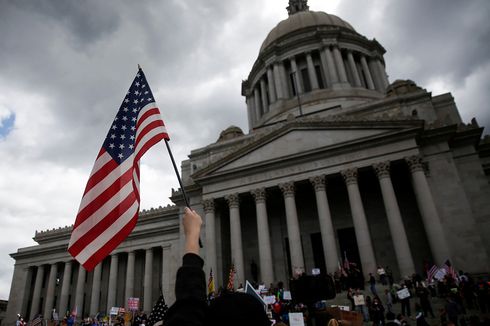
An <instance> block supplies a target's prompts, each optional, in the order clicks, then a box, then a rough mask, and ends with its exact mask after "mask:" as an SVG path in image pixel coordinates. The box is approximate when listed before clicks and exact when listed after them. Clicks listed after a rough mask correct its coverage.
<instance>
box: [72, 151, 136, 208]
mask: <svg viewBox="0 0 490 326" xmlns="http://www.w3.org/2000/svg"><path fill="white" fill-rule="evenodd" d="M133 155H134V153H133V154H132V155H131V156H130V157H128V158H127V159H126V160H125V161H124V162H122V163H121V164H120V165H119V166H118V167H116V168H115V169H114V170H112V171H111V173H109V174H108V175H107V176H106V177H105V178H104V179H102V180H101V181H100V182H99V183H98V184H97V185H95V186H93V187H92V189H90V190H89V191H88V192H87V193H86V194H85V195H84V196H83V198H82V202H81V203H80V208H79V209H78V212H80V211H81V210H82V209H84V208H85V207H86V206H87V205H88V204H90V203H91V202H92V201H93V200H94V199H95V198H97V196H99V195H100V194H101V193H103V192H104V191H105V190H106V189H107V187H109V186H110V185H111V184H113V183H114V181H116V180H117V179H119V178H120V177H121V175H123V174H124V173H126V171H128V170H129V169H130V168H132V166H133ZM109 156H110V155H109Z"/></svg>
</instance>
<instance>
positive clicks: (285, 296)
mask: <svg viewBox="0 0 490 326" xmlns="http://www.w3.org/2000/svg"><path fill="white" fill-rule="evenodd" d="M282 299H283V300H293V298H292V297H291V291H284V292H283V293H282Z"/></svg>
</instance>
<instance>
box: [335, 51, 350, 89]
mask: <svg viewBox="0 0 490 326" xmlns="http://www.w3.org/2000/svg"><path fill="white" fill-rule="evenodd" d="M333 57H334V58H335V65H336V67H337V71H338V72H339V79H340V82H341V83H348V82H349V80H348V79H347V73H346V72H345V66H344V60H343V59H342V54H341V53H340V49H339V48H338V47H336V46H335V47H334V48H333Z"/></svg>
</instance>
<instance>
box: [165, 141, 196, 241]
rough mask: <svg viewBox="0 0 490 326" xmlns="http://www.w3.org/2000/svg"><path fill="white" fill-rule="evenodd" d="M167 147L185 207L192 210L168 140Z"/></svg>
mask: <svg viewBox="0 0 490 326" xmlns="http://www.w3.org/2000/svg"><path fill="white" fill-rule="evenodd" d="M165 145H166V146H167V150H168V154H169V155H170V160H171V161H172V165H173V167H174V171H175V175H176V176H177V180H179V185H180V189H182V196H184V201H185V205H186V206H187V207H189V208H191V205H190V203H189V198H188V197H187V193H186V192H185V189H184V184H183V183H182V179H181V178H180V174H179V170H178V169H177V165H176V164H175V160H174V156H173V154H172V150H171V149H170V145H169V144H168V140H167V139H165ZM199 247H200V248H202V241H201V237H199Z"/></svg>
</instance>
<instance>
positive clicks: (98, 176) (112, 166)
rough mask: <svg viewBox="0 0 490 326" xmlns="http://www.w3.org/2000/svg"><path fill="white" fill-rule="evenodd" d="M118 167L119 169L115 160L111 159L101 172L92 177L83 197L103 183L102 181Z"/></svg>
mask: <svg viewBox="0 0 490 326" xmlns="http://www.w3.org/2000/svg"><path fill="white" fill-rule="evenodd" d="M117 167H118V164H117V162H116V161H114V159H112V158H111V160H110V161H109V162H107V163H106V164H104V166H102V168H100V169H99V171H97V172H95V173H94V174H93V175H92V176H91V177H90V179H88V182H87V186H86V187H85V191H84V193H83V195H84V196H85V194H86V193H87V192H89V190H90V189H92V188H93V187H94V186H96V185H97V184H98V183H99V182H101V181H102V180H104V178H105V177H106V176H107V175H108V174H109V173H111V172H112V171H113V170H114V169H115V168H117Z"/></svg>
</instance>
